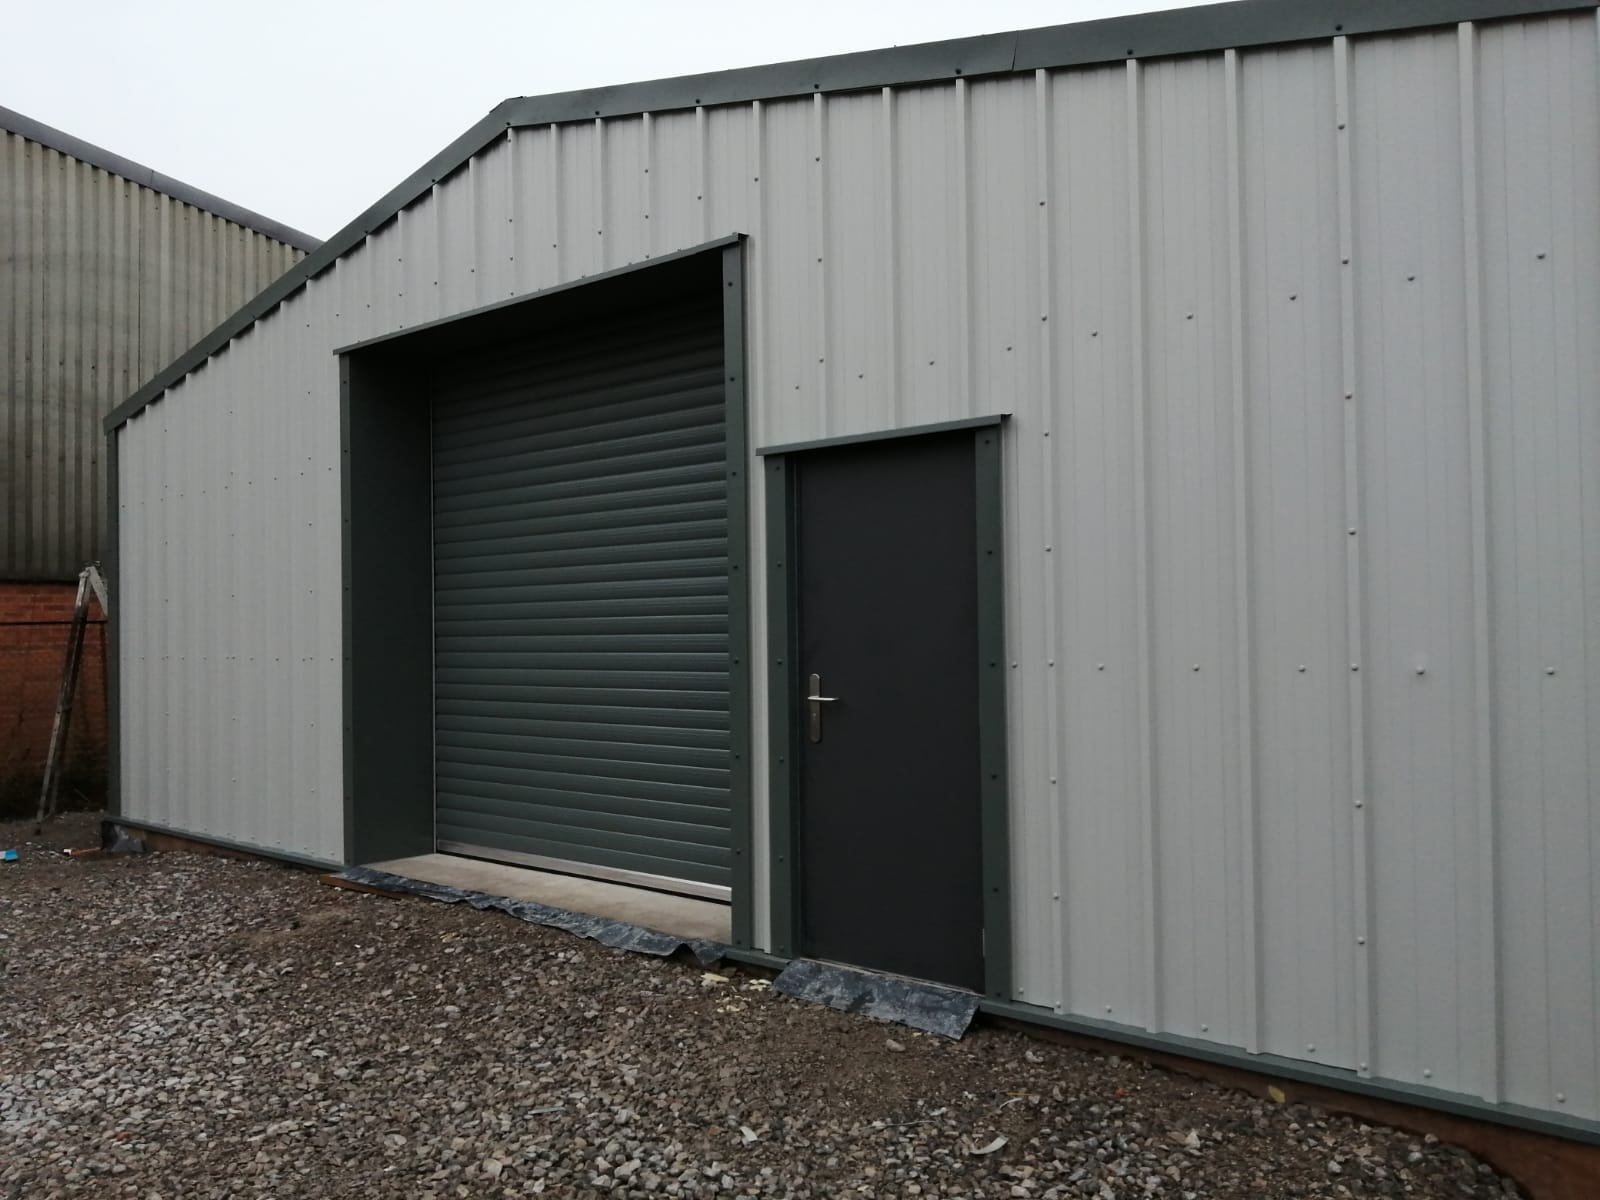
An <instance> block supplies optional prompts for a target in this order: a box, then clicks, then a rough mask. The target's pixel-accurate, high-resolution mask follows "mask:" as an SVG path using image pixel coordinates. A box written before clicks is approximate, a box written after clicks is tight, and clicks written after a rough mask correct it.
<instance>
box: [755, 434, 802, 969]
mask: <svg viewBox="0 0 1600 1200" xmlns="http://www.w3.org/2000/svg"><path fill="white" fill-rule="evenodd" d="M763 474H764V475H765V476H766V484H767V488H766V491H767V652H768V654H770V655H771V661H770V662H769V663H768V664H767V830H768V833H767V836H768V840H769V843H770V848H769V850H768V872H769V877H770V878H769V884H770V886H769V891H770V896H771V906H772V907H771V937H770V939H769V940H770V941H771V943H772V944H771V947H770V949H771V950H772V952H773V953H774V954H778V955H783V956H785V957H788V956H790V955H793V954H794V953H795V952H796V947H797V946H798V945H799V942H800V936H799V930H798V928H797V926H798V923H799V919H800V904H799V897H798V895H797V894H796V888H797V887H798V885H799V873H798V872H797V871H796V870H795V869H794V852H795V846H796V844H797V843H798V841H799V839H798V837H797V836H796V833H795V824H794V823H795V803H794V798H795V793H796V791H797V785H798V768H799V763H798V755H797V748H798V747H799V745H800V725H799V722H800V706H799V704H798V703H796V699H797V698H798V696H799V695H800V693H799V690H798V684H799V678H800V677H799V675H798V674H797V673H796V668H797V666H798V664H797V662H796V657H797V655H798V654H799V636H800V631H799V622H798V620H796V613H795V605H796V603H797V602H798V595H797V589H796V587H795V573H794V483H793V473H792V472H791V471H790V470H789V464H788V462H787V461H786V460H785V459H784V458H782V457H781V456H779V457H775V458H769V459H768V460H767V462H766V470H765V471H764V472H763Z"/></svg>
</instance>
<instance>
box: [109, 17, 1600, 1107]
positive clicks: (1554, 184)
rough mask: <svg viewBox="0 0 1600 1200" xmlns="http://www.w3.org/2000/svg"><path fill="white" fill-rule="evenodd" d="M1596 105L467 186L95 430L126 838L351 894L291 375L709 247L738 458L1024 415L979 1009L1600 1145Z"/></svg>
mask: <svg viewBox="0 0 1600 1200" xmlns="http://www.w3.org/2000/svg"><path fill="white" fill-rule="evenodd" d="M1597 81H1600V36H1597V29H1596V22H1595V19H1594V16H1593V14H1588V13H1586V14H1582V15H1576V16H1570V17H1568V16H1559V17H1552V18H1547V19H1539V20H1531V21H1527V22H1509V23H1504V24H1494V25H1485V26H1483V27H1481V28H1475V27H1472V26H1462V27H1461V28H1459V29H1446V30H1442V31H1435V32H1425V33H1419V34H1413V35H1405V36H1392V37H1381V38H1373V39H1370V40H1358V41H1353V42H1346V41H1345V40H1343V39H1338V40H1335V41H1330V42H1325V43H1317V44H1307V45H1298V46H1294V47H1289V48H1282V49H1267V50H1252V51H1248V52H1242V53H1238V54H1235V53H1232V52H1229V53H1224V54H1214V55H1200V56H1194V57H1190V58H1185V59H1178V60H1166V61H1151V62H1140V61H1132V62H1127V63H1118V64H1115V65H1112V66H1107V67H1102V68H1094V69H1080V70H1070V71H1063V72H1041V73H1039V74H1037V75H1024V76H1012V77H1005V78H993V79H976V80H971V81H966V80H956V81H954V82H953V83H949V84H943V85H938V86H928V87H920V88H908V89H899V90H887V89H886V90H884V91H883V92H881V93H866V94H853V95H844V96H822V95H817V96H807V97H804V98H802V99H797V100H786V101H780V102H770V103H764V104H763V103H757V104H752V105H749V106H731V107H725V108H717V109H709V110H699V111H686V112H673V113H670V114H660V115H655V116H644V117H638V118H626V119H623V118H618V119H613V120H606V121H598V120H597V121H595V122H592V123H582V124H573V125H565V126H560V127H548V128H538V129H527V130H520V131H516V132H514V133H510V134H508V135H507V137H506V138H505V139H504V140H503V141H500V142H498V143H497V144H496V145H495V146H493V147H492V148H491V149H489V150H488V151H486V152H485V153H483V154H482V155H480V156H478V158H476V159H475V160H474V161H473V162H472V163H471V165H470V167H469V168H468V169H466V170H464V171H463V172H461V173H459V174H457V175H456V176H454V177H452V178H451V179H450V180H448V181H447V182H446V183H445V184H443V185H440V186H438V187H436V188H434V189H433V192H432V194H431V195H430V196H428V197H426V198H424V199H423V200H421V201H420V202H418V203H417V204H415V205H413V206H412V207H410V208H409V209H407V210H405V211H404V212H403V213H402V214H401V215H400V217H399V218H398V220H397V221H396V222H395V223H393V224H391V225H390V226H388V227H387V228H385V229H384V230H382V231H380V232H379V233H378V234H376V235H374V236H372V237H370V238H369V239H368V240H367V242H366V243H365V245H364V246H363V247H362V248H361V249H359V250H357V251H355V252H352V253H351V254H349V255H347V256H346V257H345V258H344V259H343V260H341V261H340V262H339V264H338V265H337V267H336V268H334V269H333V270H331V271H329V272H327V273H325V274H324V275H322V276H321V277H320V278H318V279H316V280H314V281H313V282H312V283H311V284H310V285H309V287H308V288H307V289H306V290H305V291H304V292H302V293H301V294H299V295H297V296H296V297H295V298H294V299H292V300H291V301H289V302H288V303H286V304H285V305H284V306H283V307H282V308H280V309H279V310H278V311H276V312H275V313H274V314H272V315H271V316H270V317H268V318H267V319H265V320H264V321H262V322H261V323H259V324H258V325H257V326H256V328H255V330H254V331H253V332H251V333H250V334H248V335H247V336H245V337H243V338H242V339H240V340H239V341H238V342H237V343H236V344H235V345H234V347H233V348H232V349H230V350H229V351H228V352H227V353H226V354H225V355H224V356H223V357H222V358H221V359H219V360H217V361H215V362H214V363H212V364H211V365H210V366H208V367H206V368H205V369H204V370H202V371H200V372H199V373H198V374H196V375H194V376H191V377H190V378H189V380H188V381H187V382H185V383H183V384H182V385H181V386H179V387H177V388H175V389H174V390H173V391H172V392H170V393H169V394H168V395H167V397H166V398H165V399H163V400H161V401H160V402H158V403H157V404H156V405H155V406H154V407H152V408H150V409H149V410H147V412H146V413H145V414H144V415H142V416H139V417H137V418H135V419H134V420H133V421H132V422H131V423H130V424H129V425H128V426H126V427H125V429H124V430H123V431H122V434H121V440H122V447H123V454H124V456H125V457H124V460H123V462H124V467H123V474H122V478H123V480H124V491H123V495H122V498H121V502H122V515H123V521H124V526H123V528H124V530H125V531H126V532H125V542H124V547H123V550H124V556H123V574H124V589H125V591H124V594H125V595H126V596H128V597H129V598H128V599H127V600H125V601H124V610H123V620H124V622H125V624H124V627H123V628H124V631H125V632H124V638H123V643H122V653H123V663H122V666H123V671H124V679H125V681H126V682H125V704H124V710H123V717H122V720H123V726H122V729H123V744H124V746H125V747H127V748H128V749H127V750H126V752H125V755H124V778H123V788H124V792H123V794H124V797H125V798H126V803H127V804H128V806H129V808H130V810H131V811H133V812H135V813H137V814H139V815H142V816H146V817H149V818H152V819H156V820H161V821H166V822H168V823H171V824H173V825H177V826H179V827H183V828H190V829H194V830H196V831H199V832H209V833H213V834H218V835H223V836H229V837H236V838H240V839H243V840H248V841H254V842H258V843H260V844H263V845H269V846H278V847H283V848H286V849H293V850H299V851H302V852H311V853H317V854H321V855H324V856H327V857H337V856H339V854H340V853H341V851H342V841H341V837H340V827H339V812H338V800H337V797H338V794H339V785H340V760H339V755H340V749H339V739H338V736H337V727H338V724H339V687H340V682H339V634H338V629H339V624H338V615H339V605H338V591H339V586H340V580H339V536H338V525H339V506H338V484H337V467H338V394H337V377H336V372H335V368H334V362H333V359H332V356H331V351H332V349H333V347H335V346H336V345H340V344H344V343H348V342H351V341H354V340H357V339H360V338H364V337H368V336H372V335H375V334H378V333H382V332H385V331H390V330H395V329H398V328H401V327H403V326H407V325H412V324H416V323H418V322H421V321H424V320H428V319H431V318H435V317H439V316H441V315H445V314H448V313H453V312H459V311H462V310H465V309H468V308H471V307H473V306H475V305H479V304H482V303H485V302H487V301H491V300H494V299H498V298H501V297H504V296H508V295H513V294H517V293H521V292H527V291H532V290H535V289H538V288H541V287H545V286H548V285H550V284H553V283H556V282H559V281H563V280H568V279H571V278H574V277H576V276H579V275H582V274H585V273H592V272H595V271H599V270H602V269H604V268H608V267H615V266H618V265H621V264H624V263H627V262H630V261H635V260H638V259H641V258H644V257H646V256H647V255H651V254H659V253H662V252H665V251H669V250H673V249H677V248H681V247H684V246H688V245H692V244H695V243H697V242H699V241H701V240H704V239H706V238H708V237H711V236H715V235H718V234H722V233H726V232H728V231H731V230H739V231H742V232H745V233H747V234H748V235H749V237H750V241H749V256H750V280H751V314H750V321H751V347H752V354H753V363H752V388H751V396H752V405H753V411H752V414H751V417H752V422H753V432H752V442H753V444H755V445H758V446H759V445H763V444H772V443H779V442H789V441H795V440H803V439H809V438H819V437H823V436H829V435H837V434H843V433H849V432H853V431H865V430H875V429H882V428H886V427H891V426H898V425H914V424H922V423H926V422H932V421H938V420H942V419H946V418H951V417H960V416H969V415H978V414H984V413H993V412H1010V413H1012V414H1014V419H1013V420H1012V422H1011V423H1010V426H1009V433H1008V451H1007V454H1008V460H1007V470H1008V487H1009V508H1008V512H1007V522H1008V536H1009V544H1008V547H1007V555H1008V563H1007V566H1008V587H1009V589H1010V591H1009V604H1010V612H1009V638H1010V642H1011V654H1012V659H1013V669H1012V688H1011V696H1010V701H1011V713H1012V721H1013V729H1012V754H1013V765H1012V781H1013V839H1014V847H1015V849H1014V862H1013V879H1014V887H1015V897H1014V899H1015V907H1016V936H1017V943H1018V944H1017V947H1016V950H1017V967H1018V972H1019V974H1018V980H1017V995H1018V997H1019V998H1020V999H1022V1000H1023V1001H1026V1002H1028V1003H1032V1004H1037V1005H1041V1006H1044V1007H1046V1008H1049V1009H1053V1010H1056V1011H1060V1012H1071V1013H1078V1014H1084V1015H1089V1016H1098V1017H1102V1018H1107V1019H1111V1020H1114V1021H1120V1022H1126V1023H1129V1024H1132V1025H1137V1026H1143V1027H1147V1028H1149V1029H1152V1030H1159V1031H1165V1032H1171V1033H1176V1034H1183V1035H1187V1036H1191V1037H1197V1038H1203V1039H1210V1040H1212V1041H1215V1042H1220V1043H1225V1044H1229V1045H1235V1046H1241V1047H1245V1048H1248V1049H1250V1050H1259V1051H1265V1052H1271V1053H1275V1054H1281V1055H1286V1056H1289V1057H1293V1058H1301V1059H1308V1060H1312V1061H1316V1062H1319V1063H1324V1064H1329V1065H1333V1066H1340V1067H1345V1068H1349V1069H1350V1070H1352V1071H1356V1072H1359V1073H1361V1074H1365V1075H1374V1076H1382V1077H1385V1078H1389V1079H1397V1080H1403V1081H1408V1082H1413V1083H1419V1084H1426V1085H1429V1086H1434V1087H1438V1088H1443V1089H1446V1090H1451V1091H1457V1092H1463V1093H1468V1094H1471V1095H1477V1096H1484V1097H1488V1098H1490V1099H1495V1100H1499V1099H1504V1100H1509V1101H1515V1102H1519V1103H1522V1104H1526V1105H1531V1106H1533V1107H1536V1108H1543V1109H1549V1110H1552V1111H1556V1112H1560V1113H1563V1114H1569V1115H1572V1116H1578V1117H1586V1118H1590V1119H1595V1118H1600V1029H1597V1023H1600V1018H1597V1015H1596V1014H1597V1012H1600V946H1597V939H1600V934H1597V932H1596V931H1597V929H1600V922H1597V920H1596V916H1597V913H1596V903H1597V898H1600V819H1597V817H1596V810H1597V802H1600V795H1597V787H1600V780H1597V777H1596V775H1595V773H1594V764H1595V763H1597V762H1600V652H1597V650H1596V647H1597V646H1600V509H1597V507H1596V503H1595V497H1596V496H1597V495H1600V408H1597V406H1596V404H1595V397H1596V395H1597V394H1600V340H1597V339H1596V338H1595V337H1594V336H1593V330H1594V329H1595V328H1597V327H1600V87H1597ZM755 475H756V477H759V476H760V473H759V472H756V473H755ZM755 499H756V501H757V503H759V502H760V499H761V498H760V496H759V495H758V496H756V497H755ZM753 529H754V531H755V536H756V541H757V544H756V546H755V547H754V549H755V552H756V553H757V555H758V556H759V555H761V554H762V552H763V547H762V546H761V545H760V537H761V534H760V531H761V529H762V523H761V522H760V521H755V522H753ZM201 547H204V548H205V550H204V553H203V554H202V553H201V551H200V548H201ZM201 563H203V564H204V565H203V566H200V565H198V564H201ZM186 564H187V565H186ZM762 574H763V573H761V572H754V573H753V575H754V578H755V580H756V581H757V582H758V584H759V580H760V579H761V577H762ZM168 581H171V582H170V583H169V582H168ZM219 581H220V591H221V592H222V594H223V595H224V596H225V597H226V598H227V602H226V603H223V604H220V605H217V604H213V603H212V599H213V596H214V594H215V592H216V591H217V590H219V589H218V587H217V586H215V585H216V584H217V583H218V582H219ZM763 603H764V602H763V599H762V597H760V596H759V595H758V596H757V597H755V603H754V612H755V614H756V615H757V627H756V631H755V633H756V637H757V638H758V639H760V638H762V637H764V630H763V629H762V628H761V625H760V614H762V612H763V611H764V608H763ZM755 682H756V688H755V694H756V695H757V696H758V697H760V696H762V695H764V686H765V681H764V680H762V679H760V678H758V679H757V680H756V681H755ZM763 729H764V713H761V712H758V713H757V714H756V720H755V730H756V734H757V745H756V747H755V749H756V752H757V761H758V769H757V771H756V780H757V789H758V795H757V811H756V835H757V837H758V839H759V840H760V841H758V849H759V844H760V843H761V842H764V839H765V837H766V824H765V797H764V795H763V794H762V792H763V789H764V778H765V776H764V765H763V764H764V761H765V756H764V747H763V746H762V745H761V744H760V739H761V731H762V730H763ZM756 861H757V864H758V870H757V877H756V885H757V893H758V896H759V895H761V894H763V889H764V887H765V877H764V874H763V871H762V868H761V866H760V864H761V855H760V854H759V852H758V854H757V858H756ZM756 915H757V930H758V932H759V931H763V930H765V928H766V925H767V922H768V913H767V911H766V906H765V903H764V901H763V902H762V903H761V904H760V907H759V909H758V912H757V914H756Z"/></svg>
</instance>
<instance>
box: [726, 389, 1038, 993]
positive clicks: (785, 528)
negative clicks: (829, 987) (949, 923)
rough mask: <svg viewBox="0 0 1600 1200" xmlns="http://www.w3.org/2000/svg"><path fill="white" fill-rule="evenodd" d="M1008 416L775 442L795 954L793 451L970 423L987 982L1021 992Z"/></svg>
mask: <svg viewBox="0 0 1600 1200" xmlns="http://www.w3.org/2000/svg"><path fill="white" fill-rule="evenodd" d="M1005 420H1006V418H1005V416H1004V415H1001V416H992V417H976V418H972V419H970V420H962V421H946V422H942V423H940V424H937V425H920V426H914V427H912V428H909V429H897V430H892V431H888V432H883V433H870V434H862V435H859V436H855V437H840V438H827V439H824V440H822V441H815V442H794V443H789V444H785V445H780V446H767V447H764V448H761V449H758V450H757V451H756V454H757V455H758V456H761V457H763V458H764V459H765V468H764V473H765V475H766V483H767V488H766V491H767V509H766V522H767V524H766V530H767V649H768V654H769V655H770V661H769V664H768V689H767V724H768V755H769V761H768V797H769V799H768V805H769V814H770V828H771V851H770V862H771V902H772V953H773V954H775V955H777V956H778V957H780V958H792V957H794V956H795V954H796V953H797V952H798V947H799V945H800V929H799V919H800V904H799V886H800V872H799V870H798V869H797V864H796V861H795V855H796V852H797V850H798V845H799V836H798V829H797V821H798V817H799V807H798V803H797V801H798V798H799V795H800V781H799V748H800V745H801V719H802V716H803V711H802V705H801V704H800V664H799V661H798V656H799V619H798V617H799V613H798V608H797V605H798V598H799V597H798V589H797V587H796V575H795V572H794V569H793V567H794V547H795V533H796V528H797V525H796V522H797V520H798V517H799V513H798V509H797V505H796V503H795V486H794V480H795V472H794V471H793V470H792V469H791V467H790V463H789V458H790V456H791V455H794V454H799V453H804V452H805V451H808V450H821V449H826V448H828V447H832V446H846V445H854V444H858V443H861V442H872V441H886V440H889V439H900V438H912V437H919V436H925V435H927V434H932V433H949V432H952V431H957V430H963V429H969V430H971V431H972V436H973V450H974V455H975V465H976V470H975V472H974V497H973V499H974V503H975V505H976V511H977V522H978V711H979V730H978V753H979V760H980V768H981V791H980V795H979V804H980V808H981V822H982V838H983V930H984V991H985V993H986V994H987V995H989V996H990V997H993V998H995V999H1000V1000H1009V999H1010V998H1011V974H1012V962H1011V843H1010V833H1009V817H1008V795H1009V788H1008V786H1007V765H1006V763H1007V746H1006V671H1005V662H1006V657H1005V561H1004V560H1005V497H1004V491H1003V488H1002V478H1001V449H1002V446H1001V439H1002V437H1003V436H1004V430H1005Z"/></svg>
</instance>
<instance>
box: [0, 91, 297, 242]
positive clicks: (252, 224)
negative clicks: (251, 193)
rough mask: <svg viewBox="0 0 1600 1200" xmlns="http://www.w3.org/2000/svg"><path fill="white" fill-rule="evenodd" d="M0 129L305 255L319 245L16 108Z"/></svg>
mask: <svg viewBox="0 0 1600 1200" xmlns="http://www.w3.org/2000/svg"><path fill="white" fill-rule="evenodd" d="M0 130H4V131H6V132H7V133H14V134H16V135H17V136H18V137H20V138H24V139H26V140H27V141H30V142H33V143H35V144H37V145H40V146H43V147H45V149H47V150H54V151H55V152H56V153H57V154H64V155H66V156H67V157H68V158H75V159H77V160H78V161H79V162H82V163H87V164H88V165H89V166H91V167H96V168H98V169H100V170H102V171H105V172H106V173H107V174H110V175H115V176H117V177H118V178H121V179H126V180H127V181H128V182H129V183H135V184H138V185H139V186H140V187H143V188H149V189H150V190H151V191H153V192H160V193H161V194H162V195H164V196H169V197H171V198H172V199H174V200H176V201H178V202H179V203H181V204H187V205H189V206H190V207H191V208H198V209H200V210H201V211H202V212H208V213H211V214H212V215H213V216H216V217H221V218H222V219H223V220H224V221H230V222H232V223H233V224H235V225H238V226H240V227H241V228H244V229H248V230H250V231H251V232H253V233H259V234H260V235H261V236H263V237H268V238H271V239H272V240H273V241H277V242H282V243H283V244H284V245H286V246H292V247H294V248H295V249H296V250H300V251H302V252H304V253H306V254H309V253H311V252H312V251H313V250H315V249H316V248H317V247H318V246H320V245H322V241H321V239H319V238H314V237H312V236H311V235H310V234H309V233H305V232H303V231H302V230H299V229H295V228H294V227H292V226H289V225H285V224H284V223H283V222H281V221H274V220H273V219H272V218H271V217H265V216H262V215H261V214H260V213H258V212H255V211H254V210H252V209H248V208H245V207H244V206H243V205H241V204H235V203H233V201H231V200H224V199H223V198H222V197H221V196H218V195H215V194H214V193H212V192H208V191H205V190H203V189H201V188H197V187H195V186H194V185H193V184H188V183H184V182H183V180H181V179H174V178H173V177H172V176H170V175H165V174H163V173H161V172H160V171H157V170H155V169H154V168H152V167H147V166H145V165H144V164H143V163H139V162H135V161H134V160H133V159H131V158H125V157H124V156H123V155H121V154H117V153H116V152H114V151H111V150H107V149H105V148H104V147H102V146H96V145H95V144H94V143H92V142H86V141H84V140H83V139H82V138H80V137H74V136H73V135H72V134H70V133H66V132H64V131H63V130H60V129H57V128H56V127H55V126H53V125H46V124H45V123H44V122H43V121H39V120H35V119H34V118H33V117H30V116H27V115H26V114H24V113H19V112H17V111H16V110H15V109H10V108H6V107H4V106H0Z"/></svg>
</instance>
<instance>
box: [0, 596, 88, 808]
mask: <svg viewBox="0 0 1600 1200" xmlns="http://www.w3.org/2000/svg"><path fill="white" fill-rule="evenodd" d="M77 592H78V585H77V584H76V583H0V819H4V818H5V817H12V816H22V815H27V814H31V813H32V812H33V811H34V810H35V807H36V806H37V804H38V800H39V783H40V779H41V777H42V776H43V774H44V760H45V755H46V753H47V752H48V751H49V748H50V726H51V723H52V722H53V720H54V719H55V710H56V696H57V693H58V691H59V690H60V687H61V668H62V665H63V664H64V662H65V660H66V651H67V634H68V633H69V632H70V623H71V621H72V604H73V600H74V599H75V598H76V596H77ZM90 621H91V624H90V626H89V628H88V630H87V631H86V632H85V634H84V639H83V669H82V673H81V674H80V675H79V677H78V693H77V697H76V699H75V700H74V702H73V706H72V725H71V728H70V731H69V734H68V738H67V752H66V762H65V770H64V773H63V776H62V782H61V793H60V798H59V800H58V804H59V805H60V807H61V808H63V809H66V808H98V807H100V806H101V805H102V804H104V803H105V796H106V688H105V661H106V636H105V634H106V630H105V623H104V619H103V616H102V614H101V612H100V609H99V606H98V605H95V606H94V607H93V608H92V609H91V611H90Z"/></svg>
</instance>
